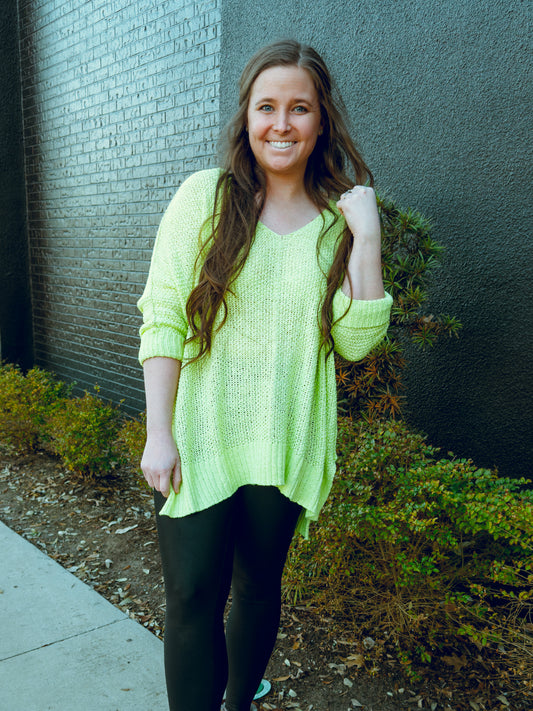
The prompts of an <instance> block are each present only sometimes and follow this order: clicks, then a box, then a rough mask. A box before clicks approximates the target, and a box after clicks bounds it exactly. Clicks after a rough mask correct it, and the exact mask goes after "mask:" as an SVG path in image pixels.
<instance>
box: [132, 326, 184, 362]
mask: <svg viewBox="0 0 533 711" xmlns="http://www.w3.org/2000/svg"><path fill="white" fill-rule="evenodd" d="M184 348H185V336H184V335H183V334H182V333H180V332H179V331H177V330H176V329H174V328H171V327H161V326H158V327H157V328H150V327H147V328H144V327H141V347H140V349H139V363H140V364H141V365H142V364H143V363H144V361H145V360H148V358H157V357H159V358H174V360H182V359H183V351H184Z"/></svg>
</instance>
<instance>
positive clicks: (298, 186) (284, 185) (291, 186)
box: [266, 176, 309, 204]
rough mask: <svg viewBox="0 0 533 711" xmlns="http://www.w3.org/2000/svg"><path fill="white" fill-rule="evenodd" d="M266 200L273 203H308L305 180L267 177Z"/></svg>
mask: <svg viewBox="0 0 533 711" xmlns="http://www.w3.org/2000/svg"><path fill="white" fill-rule="evenodd" d="M266 200H267V201H268V202H271V203H277V204H281V203H287V202H295V201H304V202H305V201H308V200H309V197H308V195H307V192H306V190H305V185H304V181H303V178H302V179H298V180H295V179H294V178H293V177H289V176H274V177H272V176H267V182H266Z"/></svg>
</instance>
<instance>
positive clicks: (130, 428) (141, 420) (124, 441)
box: [117, 412, 146, 483]
mask: <svg viewBox="0 0 533 711" xmlns="http://www.w3.org/2000/svg"><path fill="white" fill-rule="evenodd" d="M145 443H146V412H141V413H140V414H139V417H138V419H134V418H128V419H126V420H125V421H124V423H123V424H122V427H121V428H120V430H119V432H118V436H117V447H118V450H119V452H120V453H121V455H122V459H123V461H124V463H125V464H126V465H127V466H128V467H129V468H130V469H132V470H133V471H134V472H135V473H136V474H137V476H138V477H139V481H140V482H141V483H146V482H145V479H144V477H143V474H142V471H141V458H142V454H143V451H144V445H145Z"/></svg>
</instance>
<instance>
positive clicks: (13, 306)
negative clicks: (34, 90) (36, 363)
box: [0, 2, 32, 368]
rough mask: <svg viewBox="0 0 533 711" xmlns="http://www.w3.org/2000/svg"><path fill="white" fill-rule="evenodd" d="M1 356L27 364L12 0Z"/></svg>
mask: <svg viewBox="0 0 533 711" xmlns="http://www.w3.org/2000/svg"><path fill="white" fill-rule="evenodd" d="M0 67H1V71H0V360H7V361H10V362H14V363H19V364H20V365H21V366H22V367H24V368H26V367H29V366H30V365H31V364H32V328H31V303H30V283H29V272H28V245H27V238H26V224H25V212H26V208H25V191H24V156H23V148H22V111H21V103H20V99H21V97H20V64H19V51H18V28H17V8H16V3H14V2H9V3H5V4H4V5H2V19H1V21H0Z"/></svg>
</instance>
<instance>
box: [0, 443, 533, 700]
mask: <svg viewBox="0 0 533 711" xmlns="http://www.w3.org/2000/svg"><path fill="white" fill-rule="evenodd" d="M0 492H1V503H0V518H1V519H2V520H3V522H4V523H5V524H6V525H7V526H9V527H10V528H12V529H13V530H14V531H16V532H17V533H19V534H20V535H22V536H24V538H26V539H27V540H29V541H31V542H32V543H33V544H34V545H36V546H37V547H38V548H40V549H41V550H42V551H44V552H45V553H46V554H47V555H48V556H50V557H51V558H53V559H54V560H56V561H57V562H58V563H60V564H61V565H62V566H63V567H65V568H66V569H67V570H69V571H70V572H72V573H73V574H74V575H76V576H77V577H78V578H80V579H81V580H83V581H84V582H85V583H87V584H88V585H90V586H91V587H93V588H94V589H95V590H96V591H97V592H99V593H100V594H101V595H102V596H103V597H105V598H106V599H107V600H109V601H110V602H111V603H113V604H114V605H116V606H117V607H119V608H120V609H121V610H123V611H125V612H126V613H127V614H128V615H129V616H130V617H131V618H133V619H135V620H136V621H138V622H139V623H140V624H142V625H144V626H145V627H146V628H147V629H149V630H150V631H151V632H152V633H153V634H155V635H157V636H158V637H162V634H163V627H164V607H165V606H164V595H163V583H162V573H161V566H160V563H159V557H158V550H157V537H156V528H155V520H154V515H153V507H152V494H151V492H150V491H148V490H147V489H146V488H143V487H142V486H140V484H139V482H138V480H137V479H136V477H135V475H132V474H131V473H128V472H123V471H122V472H118V473H117V474H116V475H115V476H114V477H113V478H107V479H103V480H91V479H86V478H81V477H79V476H77V475H75V474H72V473H70V472H67V471H65V469H64V468H62V466H61V465H60V464H59V463H58V461H57V460H56V459H54V458H53V457H50V456H48V455H47V454H46V453H42V452H37V453H35V454H31V455H26V456H15V455H11V454H6V453H0ZM367 658H368V655H366V656H365V649H364V647H363V644H362V640H358V639H349V638H343V637H342V636H340V635H338V634H337V633H335V632H334V631H333V628H332V626H331V624H330V620H328V619H327V618H324V617H322V616H320V615H319V614H318V613H317V612H316V611H314V610H313V609H312V608H309V607H294V606H289V605H284V606H283V611H282V621H281V627H280V630H279V634H278V641H277V644H276V648H275V650H274V653H273V655H272V659H271V661H270V664H269V666H268V669H267V673H266V678H267V679H269V680H270V681H271V683H272V691H271V692H270V694H268V696H266V697H265V698H264V699H263V700H262V705H261V711H274V710H283V711H285V710H289V709H290V710H291V711H298V710H300V711H347V710H351V711H353V709H362V710H363V711H397V710H399V709H431V711H460V710H461V709H468V711H472V710H473V711H496V710H498V711H500V710H502V709H505V710H506V711H507V710H511V709H512V710H513V711H526V709H528V708H531V707H532V706H531V705H530V704H533V702H532V700H531V699H530V700H529V702H528V701H527V700H526V699H524V698H523V697H519V696H517V695H514V694H513V693H511V692H509V693H505V692H504V691H502V690H497V691H494V686H492V685H491V684H490V683H488V681H487V680H483V679H473V678H468V677H467V676H466V675H464V674H462V673H461V669H460V668H458V669H453V668H452V667H450V668H449V669H444V670H443V669H434V670H428V672H427V674H426V676H425V678H424V680H423V681H422V682H419V683H418V684H413V683H412V682H410V681H409V680H407V679H406V678H405V677H404V676H402V674H401V670H400V669H399V664H398V663H397V662H396V661H395V659H394V658H393V657H392V656H390V657H387V656H386V658H385V659H382V660H380V661H379V664H375V662H374V663H369V662H368V661H367Z"/></svg>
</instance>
